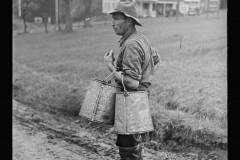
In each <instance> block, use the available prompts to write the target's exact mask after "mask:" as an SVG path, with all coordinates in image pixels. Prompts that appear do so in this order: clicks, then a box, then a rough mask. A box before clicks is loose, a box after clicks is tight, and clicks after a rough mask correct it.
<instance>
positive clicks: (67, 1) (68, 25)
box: [64, 0, 72, 32]
mask: <svg viewBox="0 0 240 160" xmlns="http://www.w3.org/2000/svg"><path fill="white" fill-rule="evenodd" d="M64 2H65V3H64V6H65V11H66V26H65V30H64V31H65V32H72V16H71V8H70V4H71V0H65V1H64Z"/></svg>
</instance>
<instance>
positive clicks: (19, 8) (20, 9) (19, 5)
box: [18, 0, 22, 17]
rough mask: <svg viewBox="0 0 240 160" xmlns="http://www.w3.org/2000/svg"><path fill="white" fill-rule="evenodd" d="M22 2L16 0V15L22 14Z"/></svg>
mask: <svg viewBox="0 0 240 160" xmlns="http://www.w3.org/2000/svg"><path fill="white" fill-rule="evenodd" d="M21 5H22V3H21V0H18V16H19V17H21V15H22V6H21Z"/></svg>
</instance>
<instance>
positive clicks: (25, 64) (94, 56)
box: [13, 11, 227, 149]
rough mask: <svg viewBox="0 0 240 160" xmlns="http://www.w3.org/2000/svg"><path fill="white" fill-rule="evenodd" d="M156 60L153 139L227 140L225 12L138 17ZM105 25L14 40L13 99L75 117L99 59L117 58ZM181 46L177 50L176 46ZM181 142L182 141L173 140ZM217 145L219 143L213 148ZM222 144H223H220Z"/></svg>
mask: <svg viewBox="0 0 240 160" xmlns="http://www.w3.org/2000/svg"><path fill="white" fill-rule="evenodd" d="M141 22H142V24H143V27H142V28H139V27H138V28H137V30H138V31H139V32H141V33H143V34H144V35H145V36H146V37H147V38H148V39H149V41H150V42H151V44H152V46H153V47H154V48H155V49H156V50H157V51H158V52H159V54H160V55H161V57H162V63H161V65H160V67H159V69H158V71H157V73H156V75H155V79H154V81H153V84H152V87H151V99H150V101H151V102H150V103H151V110H152V113H153V114H152V116H153V120H154V127H155V136H156V137H157V138H158V139H159V141H161V142H163V141H164V142H165V141H166V142H167V141H168V140H175V141H177V142H179V144H180V142H181V140H182V141H194V143H195V144H204V145H207V144H209V145H211V146H214V145H215V146H216V144H223V145H224V146H225V145H226V144H227V140H226V138H227V17H226V11H222V12H221V14H220V17H219V18H218V19H217V18H209V19H206V17H205V16H196V17H182V18H181V19H180V20H179V21H178V22H175V19H173V18H169V19H166V18H151V19H141ZM119 39H120V37H118V36H116V35H115V34H114V31H113V30H112V28H111V26H110V25H107V26H106V25H96V26H94V27H92V28H87V29H78V30H74V32H73V33H70V34H65V33H60V32H53V31H52V32H49V33H48V34H45V33H33V34H25V35H18V36H15V37H14V38H13V53H14V56H13V85H14V86H13V89H14V97H15V98H17V99H19V100H20V101H22V102H25V103H28V104H32V106H35V107H42V108H43V109H57V110H62V111H65V112H66V113H69V114H72V115H78V112H79V110H80V107H81V103H82V101H83V99H84V95H85V93H86V87H87V86H88V84H89V82H90V78H96V79H104V78H105V77H106V76H107V75H108V74H109V71H108V69H107V67H106V66H105V64H104V61H103V56H104V54H105V53H106V52H108V51H109V50H110V49H113V50H114V52H115V57H117V55H118V51H119V48H118V43H117V42H118V40H119ZM180 44H181V47H180ZM179 139H181V140H179ZM217 146H218V145H217ZM225 149H226V148H225Z"/></svg>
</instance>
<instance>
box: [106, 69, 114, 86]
mask: <svg viewBox="0 0 240 160" xmlns="http://www.w3.org/2000/svg"><path fill="white" fill-rule="evenodd" d="M114 72H116V70H115V71H113V72H112V73H110V75H109V76H107V78H106V79H105V80H103V81H104V82H107V81H106V80H107V79H108V78H109V77H110V76H111V75H112V74H113V73H114ZM113 78H114V76H113V77H112V78H111V79H110V80H109V81H108V82H107V83H109V82H110V83H111V80H112V79H113Z"/></svg>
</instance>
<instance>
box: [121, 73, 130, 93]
mask: <svg viewBox="0 0 240 160" xmlns="http://www.w3.org/2000/svg"><path fill="white" fill-rule="evenodd" d="M121 75H122V85H123V89H124V96H125V97H126V96H128V95H129V93H128V92H127V90H126V88H125V85H124V83H123V73H122V74H121Z"/></svg>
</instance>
